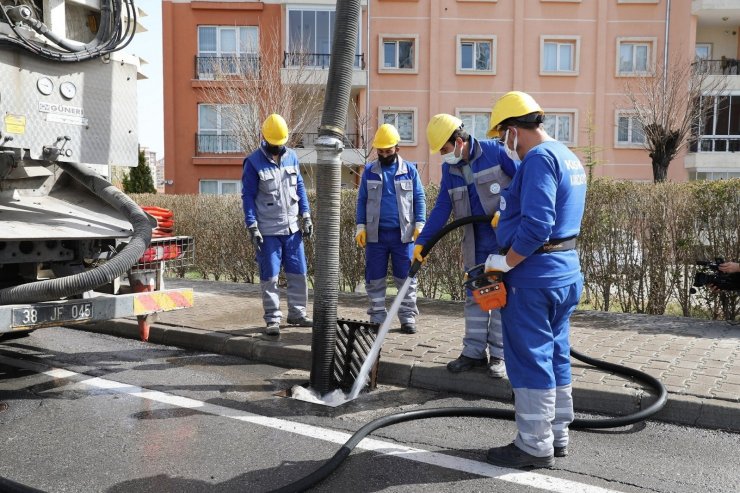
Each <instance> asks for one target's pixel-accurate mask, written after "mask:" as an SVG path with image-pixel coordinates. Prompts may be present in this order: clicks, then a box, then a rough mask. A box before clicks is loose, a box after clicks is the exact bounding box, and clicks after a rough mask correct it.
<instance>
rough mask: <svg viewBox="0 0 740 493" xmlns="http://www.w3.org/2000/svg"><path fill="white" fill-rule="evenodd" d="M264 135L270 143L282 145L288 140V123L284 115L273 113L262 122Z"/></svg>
mask: <svg viewBox="0 0 740 493" xmlns="http://www.w3.org/2000/svg"><path fill="white" fill-rule="evenodd" d="M262 136H263V137H264V138H265V140H266V141H267V143H268V144H272V145H274V146H281V145H283V144H285V143H286V142H288V124H287V123H285V119H283V117H282V116H280V115H278V114H277V113H273V114H272V115H270V116H268V117H267V119H266V120H265V122H264V123H263V124H262Z"/></svg>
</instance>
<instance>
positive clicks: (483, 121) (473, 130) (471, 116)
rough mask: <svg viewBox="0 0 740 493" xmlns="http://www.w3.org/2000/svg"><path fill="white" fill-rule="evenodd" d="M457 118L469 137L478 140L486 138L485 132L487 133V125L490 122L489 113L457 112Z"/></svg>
mask: <svg viewBox="0 0 740 493" xmlns="http://www.w3.org/2000/svg"><path fill="white" fill-rule="evenodd" d="M458 116H459V117H460V119H461V120H462V122H463V125H464V128H465V130H467V132H468V133H469V134H470V135H472V136H473V137H475V138H476V139H478V140H482V139H486V138H487V137H486V132H488V124H489V123H490V121H491V112H490V111H488V112H486V111H459V112H458Z"/></svg>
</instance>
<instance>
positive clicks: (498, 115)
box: [486, 91, 545, 138]
mask: <svg viewBox="0 0 740 493" xmlns="http://www.w3.org/2000/svg"><path fill="white" fill-rule="evenodd" d="M532 113H539V114H540V115H544V114H545V112H544V111H542V108H540V105H539V104H537V101H535V100H534V98H532V96H530V95H529V94H527V93H525V92H520V91H511V92H507V93H506V94H504V95H503V96H501V97H500V98H499V100H498V101H496V104H494V105H493V110H492V111H491V122H490V124H489V125H488V132H487V133H486V135H487V136H488V137H489V138H490V137H498V134H499V131H498V130H497V128H496V127H498V126H499V125H500V124H501V123H502V122H504V121H506V120H508V119H509V118H517V117H520V116H525V115H530V114H532Z"/></svg>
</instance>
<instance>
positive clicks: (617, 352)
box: [88, 279, 740, 431]
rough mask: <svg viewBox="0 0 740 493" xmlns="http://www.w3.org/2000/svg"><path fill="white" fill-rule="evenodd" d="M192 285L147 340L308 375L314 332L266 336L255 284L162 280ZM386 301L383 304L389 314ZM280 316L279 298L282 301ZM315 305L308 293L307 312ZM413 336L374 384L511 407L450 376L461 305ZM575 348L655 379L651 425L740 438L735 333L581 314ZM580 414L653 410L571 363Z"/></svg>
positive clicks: (479, 375) (439, 312)
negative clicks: (663, 400) (188, 302)
mask: <svg viewBox="0 0 740 493" xmlns="http://www.w3.org/2000/svg"><path fill="white" fill-rule="evenodd" d="M167 287H168V288H184V287H191V288H193V290H194V292H195V307H194V308H192V309H188V310H180V311H174V312H167V313H162V314H159V316H158V321H157V323H156V324H155V325H154V326H153V327H152V330H151V335H150V341H151V342H153V343H163V344H171V345H175V346H181V347H187V348H192V349H199V350H205V351H210V352H217V353H223V354H233V355H238V356H243V357H246V358H251V359H255V360H258V361H263V362H266V363H270V364H276V365H282V366H286V367H289V368H302V369H310V366H311V354H310V349H311V348H310V346H311V329H310V328H298V327H287V326H283V328H282V329H281V335H280V337H279V338H275V337H271V336H266V335H264V334H263V333H262V331H263V327H264V322H263V320H262V314H263V312H262V304H261V298H260V292H259V286H258V285H251V284H240V283H228V282H214V281H186V280H179V279H177V280H174V279H172V280H167ZM366 300H367V298H366V297H365V295H363V294H340V297H339V306H338V315H339V317H340V318H349V319H357V320H367V315H366V313H365V310H366V308H367V301H366ZM391 302H392V299H391V298H388V306H389V307H390V303H391ZM282 303H283V312H284V313H287V309H286V307H285V293H284V292H283V293H282ZM311 306H313V292H311V293H310V299H309V307H311ZM419 310H420V312H421V314H420V315H419V317H418V320H417V327H418V329H419V330H418V332H417V333H416V334H414V335H408V334H402V333H401V332H400V325H399V324H398V323H394V325H393V326H392V328H391V331H390V333H389V334H388V337H387V338H386V341H385V343H384V345H383V350H382V353H381V365H380V370H379V376H378V378H379V382H380V383H386V384H391V385H401V386H406V387H418V388H426V389H433V390H441V391H450V392H460V393H466V394H472V395H477V396H484V397H491V398H495V399H503V400H510V399H511V387H510V386H509V383H508V380H506V379H504V380H494V379H491V378H489V377H488V376H487V375H486V373H485V371H484V370H483V369H481V370H473V371H471V372H466V373H462V374H451V373H449V372H448V371H447V370H446V369H445V365H446V364H447V362H448V361H450V360H452V359H455V358H456V357H457V356H458V355H459V354H460V350H461V347H462V336H463V331H464V321H463V304H462V303H460V302H449V301H437V300H429V299H420V300H419ZM571 323H572V328H571V343H572V346H573V348H574V349H577V350H578V351H580V352H582V353H584V354H586V355H588V356H591V357H594V358H598V359H603V360H606V361H608V362H611V363H617V364H620V365H624V366H628V367H632V368H636V369H639V370H642V371H644V372H647V373H649V374H650V375H652V376H654V377H656V378H658V379H660V380H661V381H662V382H663V384H664V385H665V386H666V388H667V389H668V392H669V401H668V404H667V405H666V407H665V408H664V409H663V410H662V411H661V412H660V413H659V414H658V415H656V417H655V418H656V419H659V420H663V421H669V422H674V423H681V424H688V425H695V426H703V427H709V428H721V429H728V430H735V431H740V325H738V324H733V323H728V322H718V321H704V320H697V319H690V318H681V317H667V316H648V315H634V314H621V313H605V312H595V311H578V312H576V313H575V314H574V316H573V317H572V319H571ZM88 329H89V330H93V331H97V332H105V333H113V334H116V335H122V336H126V337H133V338H136V337H138V329H137V327H136V323H135V320H126V319H118V320H116V321H109V322H102V323H97V324H94V325H90V326H88ZM573 396H574V401H575V406H576V409H577V410H578V411H592V412H606V413H610V414H626V413H630V412H635V411H636V410H639V409H641V408H644V407H645V406H647V405H649V404H650V403H652V402H654V400H655V396H654V395H652V394H651V393H650V391H649V390H648V389H645V388H644V387H643V386H642V385H640V384H638V383H636V382H633V381H630V380H628V379H625V378H623V377H620V376H616V375H612V374H610V373H608V372H603V371H600V370H595V369H593V367H590V366H588V365H585V364H583V363H580V362H578V361H575V360H574V361H573Z"/></svg>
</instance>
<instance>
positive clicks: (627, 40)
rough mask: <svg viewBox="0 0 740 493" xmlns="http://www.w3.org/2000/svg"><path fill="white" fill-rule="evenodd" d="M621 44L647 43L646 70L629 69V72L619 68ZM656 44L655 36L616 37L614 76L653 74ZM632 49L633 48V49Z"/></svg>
mask: <svg viewBox="0 0 740 493" xmlns="http://www.w3.org/2000/svg"><path fill="white" fill-rule="evenodd" d="M623 44H631V45H647V47H648V54H647V64H648V67H647V71H645V72H638V71H635V70H633V71H631V72H622V71H621V70H620V65H621V64H620V61H621V60H620V59H621V53H622V45H623ZM657 45H658V38H655V37H652V38H650V37H632V36H630V37H618V38H617V51H616V75H615V76H616V77H640V76H644V75H655V52H656V51H657V50H656V47H657ZM633 51H634V50H633ZM632 62H633V63H632V64H633V68H634V58H633V60H632Z"/></svg>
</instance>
